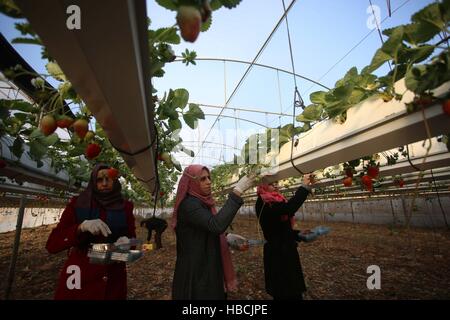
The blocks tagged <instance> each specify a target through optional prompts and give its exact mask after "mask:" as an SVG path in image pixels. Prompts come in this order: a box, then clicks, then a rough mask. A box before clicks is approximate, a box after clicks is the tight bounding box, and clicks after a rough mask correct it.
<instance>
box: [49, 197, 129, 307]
mask: <svg viewBox="0 0 450 320" xmlns="http://www.w3.org/2000/svg"><path fill="white" fill-rule="evenodd" d="M76 200H77V197H74V198H72V199H71V200H70V202H69V204H68V205H67V207H66V209H65V210H64V212H63V214H62V216H61V219H60V221H59V223H58V225H57V226H56V228H55V229H53V230H52V232H51V234H50V236H49V238H48V240H47V245H46V248H47V250H48V252H50V253H58V252H60V251H63V250H68V259H67V261H66V263H65V264H64V266H63V268H62V270H61V273H60V277H59V281H58V286H57V288H56V293H55V299H57V300H61V299H64V300H66V299H70V300H73V299H82V300H104V299H106V300H111V299H113V300H117V299H126V297H127V274H126V265H125V263H123V262H117V263H113V264H107V265H102V264H91V263H89V258H88V257H87V251H88V245H89V243H91V242H96V243H101V242H108V241H106V238H104V237H103V236H101V235H100V236H93V235H91V234H90V233H88V232H83V233H78V232H77V228H78V226H79V225H80V223H81V222H82V221H83V220H85V219H86V218H87V217H86V216H84V217H83V214H84V215H85V213H83V212H81V215H80V211H79V209H78V208H75V204H76ZM81 210H83V209H81ZM94 210H96V211H95V214H96V215H97V217H92V216H90V218H91V219H92V218H100V219H102V220H103V221H104V222H105V223H107V224H108V226H109V227H110V229H111V231H112V232H113V234H116V236H122V235H125V236H127V237H128V238H135V237H136V231H135V224H134V216H133V203H132V202H130V201H125V208H124V210H123V211H110V212H106V211H105V210H103V209H97V208H94ZM122 218H123V219H122ZM119 220H120V227H121V228H119V229H118V228H117V225H118V224H117V221H119ZM70 266H78V267H79V271H80V272H79V274H80V280H81V281H80V284H81V288H80V289H78V288H72V289H70V288H69V287H73V285H72V286H70V285H69V286H68V284H67V280H68V278H69V277H71V279H69V283H72V284H73V279H74V271H73V270H74V269H77V267H70Z"/></svg>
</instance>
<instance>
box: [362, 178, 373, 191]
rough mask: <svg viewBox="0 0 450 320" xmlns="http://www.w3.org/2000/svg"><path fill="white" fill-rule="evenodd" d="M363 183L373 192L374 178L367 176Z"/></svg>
mask: <svg viewBox="0 0 450 320" xmlns="http://www.w3.org/2000/svg"><path fill="white" fill-rule="evenodd" d="M361 181H362V183H363V184H364V186H365V187H366V189H367V190H369V191H372V190H373V189H372V178H371V177H370V176H368V175H365V176H363V177H362V178H361Z"/></svg>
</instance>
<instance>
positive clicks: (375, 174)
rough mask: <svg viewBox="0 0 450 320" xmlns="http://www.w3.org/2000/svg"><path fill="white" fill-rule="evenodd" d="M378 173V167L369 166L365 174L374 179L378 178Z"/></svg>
mask: <svg viewBox="0 0 450 320" xmlns="http://www.w3.org/2000/svg"><path fill="white" fill-rule="evenodd" d="M379 173H380V168H378V166H369V167H368V168H367V174H368V175H369V176H370V177H371V178H374V179H376V178H377V177H378V174H379Z"/></svg>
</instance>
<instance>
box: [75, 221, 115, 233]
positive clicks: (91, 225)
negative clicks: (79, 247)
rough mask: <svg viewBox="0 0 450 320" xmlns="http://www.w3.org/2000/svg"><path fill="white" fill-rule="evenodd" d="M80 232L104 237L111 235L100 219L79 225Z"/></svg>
mask: <svg viewBox="0 0 450 320" xmlns="http://www.w3.org/2000/svg"><path fill="white" fill-rule="evenodd" d="M80 230H81V231H82V232H90V233H92V234H93V235H98V234H100V233H101V234H102V235H103V236H104V237H107V236H108V235H109V234H111V230H109V227H108V225H107V224H106V223H104V222H103V221H102V220H100V219H95V220H84V221H83V222H82V223H81V224H80Z"/></svg>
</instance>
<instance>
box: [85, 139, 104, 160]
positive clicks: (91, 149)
mask: <svg viewBox="0 0 450 320" xmlns="http://www.w3.org/2000/svg"><path fill="white" fill-rule="evenodd" d="M101 151H102V148H101V147H100V146H99V145H98V144H96V143H90V144H88V145H87V147H86V151H85V153H84V154H85V156H86V158H88V159H89V160H92V159H95V158H97V157H98V155H99V154H100V152H101Z"/></svg>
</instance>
